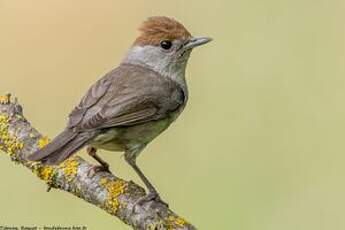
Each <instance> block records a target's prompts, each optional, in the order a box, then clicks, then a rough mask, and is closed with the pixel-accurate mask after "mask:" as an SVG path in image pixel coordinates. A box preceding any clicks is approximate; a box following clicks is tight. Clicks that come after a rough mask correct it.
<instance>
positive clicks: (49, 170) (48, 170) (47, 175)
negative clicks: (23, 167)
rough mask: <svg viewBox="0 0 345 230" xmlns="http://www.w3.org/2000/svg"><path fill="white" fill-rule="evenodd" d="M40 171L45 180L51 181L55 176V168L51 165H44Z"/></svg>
mask: <svg viewBox="0 0 345 230" xmlns="http://www.w3.org/2000/svg"><path fill="white" fill-rule="evenodd" d="M40 171H41V172H40V175H39V177H40V178H42V180H44V181H47V182H50V181H51V179H52V178H53V176H54V168H53V167H51V166H44V167H43V168H42V169H41V170H40Z"/></svg>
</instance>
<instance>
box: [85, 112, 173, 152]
mask: <svg viewBox="0 0 345 230" xmlns="http://www.w3.org/2000/svg"><path fill="white" fill-rule="evenodd" d="M170 124H171V119H162V120H159V121H152V122H147V123H143V124H139V125H135V126H128V127H115V128H110V129H108V130H106V131H105V132H104V133H103V134H100V135H98V136H97V137H96V138H95V139H94V140H93V141H92V143H91V144H90V145H91V146H93V147H95V148H100V149H105V150H109V151H125V150H126V149H127V148H129V147H130V146H132V145H136V144H147V143H149V142H150V141H152V140H153V139H154V138H155V137H157V136H158V135H159V134H160V133H162V132H163V131H164V130H165V129H166V128H167V127H169V125H170Z"/></svg>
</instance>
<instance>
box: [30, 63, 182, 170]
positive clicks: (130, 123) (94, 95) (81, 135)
mask: <svg viewBox="0 0 345 230" xmlns="http://www.w3.org/2000/svg"><path fill="white" fill-rule="evenodd" d="M185 99H186V98H185V96H184V92H183V89H182V88H181V87H180V86H179V85H178V84H177V83H176V82H175V81H173V80H171V79H170V78H167V77H162V76H160V75H159V74H158V73H157V72H155V71H153V70H150V69H148V68H145V67H143V66H138V65H132V64H121V65H120V66H119V67H118V68H116V69H114V70H113V71H111V72H110V73H108V74H106V75H105V76H104V77H103V78H101V79H100V80H98V81H97V82H96V83H95V84H94V85H92V86H91V87H90V89H89V90H88V91H87V93H86V94H85V96H84V97H83V98H82V100H81V101H80V103H79V104H78V105H77V106H76V107H75V108H74V109H73V110H72V112H71V113H70V115H69V121H68V124H67V127H66V129H65V130H64V131H63V132H62V133H60V134H59V135H58V136H57V137H56V138H54V139H53V140H52V141H51V142H50V143H49V144H48V145H47V146H45V147H44V148H43V149H41V150H39V151H38V152H36V153H34V154H32V155H31V156H30V157H29V160H35V161H37V160H40V161H42V163H44V164H58V163H60V162H62V161H64V160H65V159H66V158H68V157H70V156H71V155H72V154H74V153H75V152H76V151H78V150H79V149H81V148H83V147H84V146H86V145H91V146H95V147H97V148H104V149H108V150H114V151H126V150H127V149H129V148H131V147H132V146H135V145H138V144H139V145H146V144H147V143H148V142H150V141H151V140H152V139H153V138H154V137H156V136H157V135H158V134H159V133H161V132H162V131H163V130H164V129H166V128H167V127H168V126H169V124H170V123H171V122H172V121H173V120H174V119H175V118H176V114H177V113H178V112H179V111H180V109H181V108H182V107H183V105H184V104H185ZM108 133H111V134H110V135H107V134H108ZM107 144H108V145H107Z"/></svg>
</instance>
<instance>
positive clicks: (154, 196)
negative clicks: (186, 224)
mask: <svg viewBox="0 0 345 230" xmlns="http://www.w3.org/2000/svg"><path fill="white" fill-rule="evenodd" d="M150 201H155V202H158V203H160V204H162V205H164V206H166V207H167V208H168V207H169V204H168V203H166V202H165V201H163V200H162V199H161V197H160V196H159V194H158V193H157V192H149V193H148V194H147V195H146V196H143V197H141V198H139V199H138V200H137V201H136V203H135V206H142V205H143V204H144V203H146V202H150Z"/></svg>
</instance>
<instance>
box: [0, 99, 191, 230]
mask: <svg viewBox="0 0 345 230" xmlns="http://www.w3.org/2000/svg"><path fill="white" fill-rule="evenodd" d="M48 142H49V139H48V138H47V137H44V136H42V135H41V134H40V133H39V132H38V131H37V130H36V129H34V128H33V127H32V126H31V125H30V123H29V122H28V121H27V120H26V119H25V118H24V116H23V109H22V107H21V106H20V105H19V104H18V103H17V100H15V101H14V102H11V100H10V95H9V94H8V95H6V96H0V150H1V151H3V152H5V153H7V154H8V155H9V156H10V158H11V160H12V161H14V162H16V163H19V164H22V165H24V166H25V167H27V168H28V169H30V170H31V171H32V172H33V173H35V174H36V175H37V176H38V177H39V178H40V179H42V180H44V181H45V182H46V183H47V185H48V191H49V190H50V189H51V188H58V189H61V190H64V191H67V192H70V193H72V194H73V195H75V196H77V197H79V198H81V199H83V200H85V201H87V202H89V203H91V204H93V205H96V206H98V207H100V208H102V209H103V210H104V211H106V212H108V213H109V214H111V215H113V216H116V217H118V218H119V219H120V220H122V221H123V222H124V223H125V224H128V225H130V226H132V227H133V229H152V230H153V229H157V230H161V229H169V230H170V229H181V230H182V229H183V230H190V229H195V227H194V226H193V225H191V224H189V223H187V222H186V221H185V220H184V219H183V218H182V217H180V216H178V215H177V214H175V213H174V212H173V211H171V210H170V209H169V208H167V207H165V206H164V205H162V204H161V203H158V202H156V201H150V202H147V203H144V204H142V205H141V206H139V205H135V203H136V201H137V200H138V199H139V198H140V197H142V196H144V195H145V190H144V189H143V188H142V187H140V186H139V185H137V184H135V183H133V182H131V181H130V182H128V181H125V180H123V179H121V178H118V177H116V176H114V175H112V174H110V173H107V172H97V173H95V174H94V175H90V173H88V172H89V169H90V168H91V167H92V166H93V165H92V164H90V163H89V162H87V161H85V160H83V159H82V158H81V157H78V156H75V157H72V158H70V159H68V160H67V161H65V162H63V163H62V164H60V165H58V166H42V165H41V164H40V163H37V162H32V161H28V160H26V157H27V156H28V155H30V154H31V153H33V152H35V151H37V150H38V149H40V148H42V147H44V146H45V145H46V144H47V143H48Z"/></svg>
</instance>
